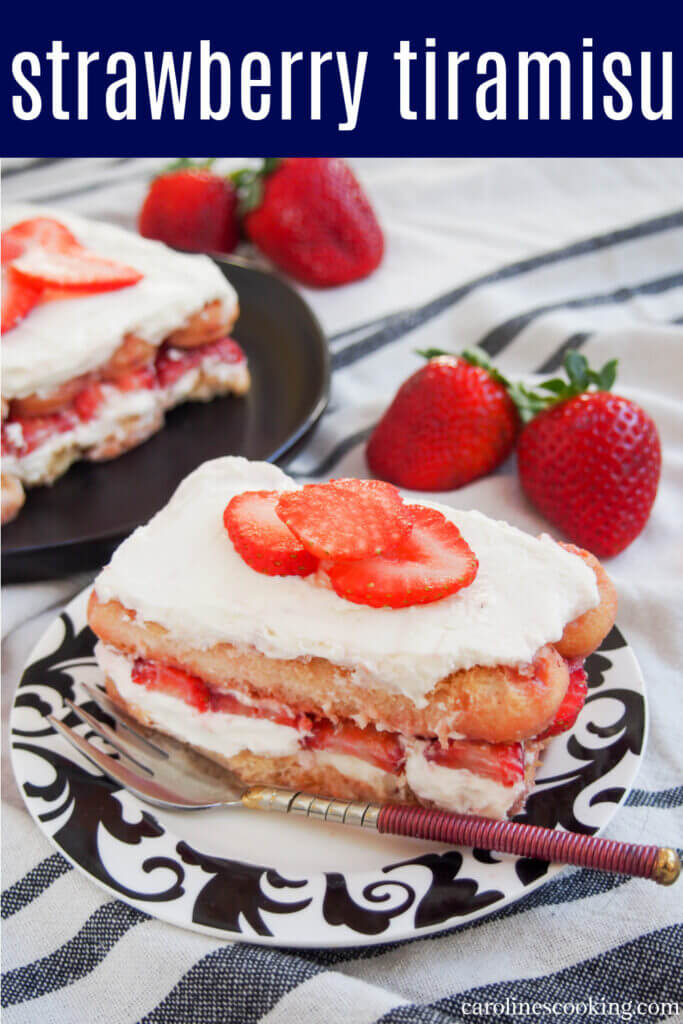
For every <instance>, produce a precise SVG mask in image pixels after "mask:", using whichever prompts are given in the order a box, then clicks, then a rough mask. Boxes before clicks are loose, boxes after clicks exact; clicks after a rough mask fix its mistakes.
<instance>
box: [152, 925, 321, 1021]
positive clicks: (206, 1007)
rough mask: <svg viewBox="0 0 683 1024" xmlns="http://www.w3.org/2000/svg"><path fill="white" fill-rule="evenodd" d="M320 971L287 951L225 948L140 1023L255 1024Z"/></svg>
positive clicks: (183, 980) (241, 946)
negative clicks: (293, 990)
mask: <svg viewBox="0 0 683 1024" xmlns="http://www.w3.org/2000/svg"><path fill="white" fill-rule="evenodd" d="M320 971H321V968H319V967H317V966H316V965H315V964H312V963H307V962H304V961H302V960H300V959H299V958H298V957H296V956H290V955H289V954H288V953H286V952H283V951H282V950H275V949H265V948H263V947H260V946H250V945H246V944H241V943H236V944H235V945H231V946H221V947H220V949H216V950H214V952H212V953H209V954H207V956H205V957H202V959H201V960H199V961H198V962H197V963H196V964H195V965H194V966H193V967H192V968H190V970H189V971H188V972H187V974H186V975H185V976H184V977H183V978H181V980H180V981H179V982H178V984H177V985H176V986H175V987H174V988H173V989H172V990H171V991H170V992H169V994H168V995H167V996H166V997H165V999H163V1000H162V1001H161V1002H160V1003H159V1004H158V1005H157V1006H155V1008H154V1009H153V1010H152V1011H151V1013H148V1014H147V1015H146V1016H145V1017H143V1018H142V1019H141V1020H140V1021H139V1022H138V1024H169V1022H170V1021H182V1022H183V1024H255V1022H256V1021H258V1020H260V1019H261V1018H262V1017H263V1016H264V1015H265V1014H266V1013H268V1012H269V1010H271V1009H272V1008H273V1007H274V1006H275V1005H276V1004H277V1003H278V1002H279V1001H280V999H282V997H283V996H285V995H287V993H288V992H291V990H292V989H295V988H297V987H298V986H299V985H301V984H302V982H304V981H307V980H308V979H309V978H312V977H314V976H315V975H316V974H319V973H320Z"/></svg>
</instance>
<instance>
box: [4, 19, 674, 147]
mask: <svg viewBox="0 0 683 1024" xmlns="http://www.w3.org/2000/svg"><path fill="white" fill-rule="evenodd" d="M13 6H14V10H13V14H12V19H13V24H12V25H11V27H10V26H8V25H7V24H6V25H5V31H4V33H3V38H2V41H1V42H0V66H1V75H2V88H1V91H0V96H1V97H2V99H1V102H2V107H3V109H2V150H3V153H4V154H5V155H8V156H9V155H12V156H64V155H91V156H105V155H111V154H121V155H123V154H125V155H137V156H155V155H167V154H169V153H177V152H186V153H189V152H192V153H219V154H220V155H225V156H230V155H243V154H245V153H251V154H266V153H269V154H270V153H273V154H275V153H276V154H278V155H315V154H324V153H338V152H339V153H344V154H348V155H350V156H352V155H378V156H410V155H415V156H417V155H444V156H447V155H556V156H581V155H610V156H616V155H627V154H643V155H644V154H647V155H662V156H663V155H678V154H681V152H683V131H681V112H680V107H681V103H682V102H683V89H682V87H681V85H682V77H681V69H680V66H679V65H680V60H679V58H680V39H681V33H680V26H679V20H680V17H679V15H676V14H675V13H674V11H675V6H676V5H674V4H670V3H653V4H650V5H648V6H646V5H642V6H640V7H639V9H637V10H635V9H629V8H627V7H626V5H624V4H623V3H622V4H618V5H617V4H610V3H605V2H602V3H593V4H586V3H584V4H579V3H573V4H571V5H568V8H567V10H566V11H564V10H562V9H560V8H559V7H558V6H557V5H551V4H548V3H544V4H532V3H528V2H527V3H521V4H513V3H507V4H481V3H479V4H476V5H471V6H470V7H469V8H467V9H466V8H465V7H464V5H455V4H454V5H445V4H443V3H440V4H438V5H435V4H429V3H423V4H418V5H414V6H413V7H412V8H411V10H410V12H404V11H401V10H398V9H392V6H391V5H389V4H386V3H376V2H375V3H372V2H371V0H369V2H366V3H365V4H360V3H358V2H354V3H351V2H346V3H343V4H341V3H337V4H321V3H320V2H318V3H317V4H315V5H313V4H309V5H306V4H304V3H298V4H296V5H295V6H292V5H290V4H289V3H288V4H286V5H284V4H281V5H278V6H274V5H263V4H256V3H252V4H250V5H249V4H244V3H242V4H241V5H239V6H237V5H235V4H234V3H233V4H213V5H212V7H211V9H210V10H208V9H207V8H206V6H205V5H195V6H194V7H193V6H192V5H191V4H185V5H183V10H182V13H181V12H180V11H179V10H178V11H177V13H172V11H171V8H170V5H169V7H168V8H166V6H164V5H157V4H155V5H154V7H152V5H150V4H142V3H138V4H137V5H132V4H124V3H117V4H115V5H113V6H111V7H110V8H106V9H105V8H104V7H102V8H99V9H98V8H96V7H95V6H94V5H93V4H92V0H91V2H90V3H89V4H88V5H87V7H86V6H85V5H83V7H82V9H80V10H79V5H76V4H73V3H72V4H71V5H70V6H68V7H67V6H66V5H58V4H56V5H52V7H51V9H46V10H42V11H37V10H36V8H35V7H34V6H32V5H26V10H25V12H22V10H17V8H18V5H16V4H15V5H13ZM447 6H448V8H449V9H447ZM677 49H678V51H679V52H676V51H677Z"/></svg>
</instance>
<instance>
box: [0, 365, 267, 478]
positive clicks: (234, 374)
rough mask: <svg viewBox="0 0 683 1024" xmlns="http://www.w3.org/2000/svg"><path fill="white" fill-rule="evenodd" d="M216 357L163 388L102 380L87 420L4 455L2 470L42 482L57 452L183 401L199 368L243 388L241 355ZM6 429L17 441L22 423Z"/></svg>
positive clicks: (119, 433) (122, 433) (124, 431)
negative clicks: (125, 386)
mask: <svg viewBox="0 0 683 1024" xmlns="http://www.w3.org/2000/svg"><path fill="white" fill-rule="evenodd" d="M216 359H217V357H216V356H214V355H210V356H207V357H206V358H205V359H204V360H202V363H201V364H200V365H199V366H196V367H193V368H192V369H190V370H188V371H187V372H186V373H184V374H183V375H182V376H181V377H179V378H178V380H176V381H174V382H173V384H171V385H170V386H169V387H167V388H154V389H152V388H138V389H136V390H133V391H120V390H119V389H118V388H115V387H113V386H111V385H107V384H104V385H103V390H104V394H105V400H104V401H103V402H102V405H101V406H100V407H99V408H98V410H97V413H96V415H95V416H93V418H92V419H91V420H85V421H83V422H78V423H77V424H76V425H75V426H74V427H73V429H72V430H65V431H63V432H62V433H60V434H54V435H53V436H52V437H50V438H48V439H47V440H46V441H45V442H43V444H41V445H39V446H38V447H37V448H34V449H33V451H31V452H29V453H28V454H27V455H12V454H7V455H3V457H2V466H3V470H4V471H5V472H6V473H11V474H13V475H14V476H17V477H19V479H20V480H21V481H22V483H24V484H28V485H35V484H40V483H43V482H44V481H45V479H46V475H47V474H48V472H49V469H50V466H51V464H52V462H53V460H54V459H55V458H58V457H59V455H60V454H61V453H64V452H67V451H69V450H70V449H75V448H76V449H80V450H82V451H85V450H87V449H88V448H91V447H94V446H96V445H98V444H101V443H102V441H104V440H106V439H108V438H118V439H120V440H121V441H125V439H126V437H127V435H128V431H129V430H130V427H129V425H128V422H127V421H128V420H129V418H130V417H133V416H135V417H140V418H141V422H140V425H139V427H140V429H142V428H143V426H144V425H145V424H146V423H147V422H152V421H154V419H155V418H156V417H158V415H159V413H160V411H163V410H165V409H170V408H172V407H173V406H175V405H178V404H179V403H180V402H182V401H184V400H185V399H186V398H187V397H188V396H189V395H190V394H191V392H192V390H193V389H194V387H195V386H196V384H197V380H198V378H199V374H200V373H201V372H210V374H211V377H212V379H213V380H214V381H218V382H219V383H220V384H221V385H225V386H227V385H229V386H231V387H233V388H235V389H236V390H238V391H240V392H241V391H243V390H244V388H245V385H246V380H245V378H246V377H247V374H248V370H247V363H246V360H243V361H242V362H240V363H230V364H217V362H216ZM5 430H6V432H7V434H8V437H9V439H10V441H12V442H13V443H14V444H21V440H22V429H21V423H19V422H13V423H9V424H7V426H6V427H5Z"/></svg>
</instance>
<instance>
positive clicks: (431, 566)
mask: <svg viewBox="0 0 683 1024" xmlns="http://www.w3.org/2000/svg"><path fill="white" fill-rule="evenodd" d="M406 511H407V514H408V517H409V520H410V522H411V523H412V530H411V532H410V533H409V534H408V536H407V537H405V538H404V539H403V540H402V541H401V542H400V543H399V544H398V546H397V547H395V548H394V549H393V550H392V551H390V552H387V553H385V554H383V555H377V556H376V557H375V558H364V559H361V560H359V561H345V562H325V563H324V565H323V568H324V569H325V571H326V572H327V574H328V576H329V578H330V582H331V583H332V586H333V587H334V590H335V591H336V592H337V594H339V596H340V597H343V598H344V599H345V600H347V601H354V602H355V603H356V604H366V605H370V606H371V607H372V608H383V607H385V606H388V607H390V608H404V607H406V606H408V605H413V604H428V603H430V602H432V601H439V600H441V598H443V597H448V595H449V594H454V593H455V592H456V591H458V590H461V589H462V588H463V587H468V586H469V585H470V583H472V581H473V580H474V578H475V576H476V575H477V570H478V568H479V563H478V562H477V559H476V557H475V555H474V553H473V552H472V550H471V549H470V548H469V547H468V545H467V543H466V542H465V540H464V539H463V537H462V535H461V534H460V531H459V530H458V528H457V526H455V524H454V523H452V522H451V521H450V520H449V519H446V517H445V516H444V515H442V514H441V512H437V511H436V509H431V508H424V507H423V506H421V505H408V506H406Z"/></svg>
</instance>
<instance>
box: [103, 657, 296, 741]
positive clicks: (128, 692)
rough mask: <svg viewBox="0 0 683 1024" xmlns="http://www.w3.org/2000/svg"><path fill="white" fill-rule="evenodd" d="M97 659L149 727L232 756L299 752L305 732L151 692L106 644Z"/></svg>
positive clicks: (264, 719) (124, 661)
mask: <svg viewBox="0 0 683 1024" xmlns="http://www.w3.org/2000/svg"><path fill="white" fill-rule="evenodd" d="M95 657H96V658H97V661H98V663H99V665H100V667H101V669H102V671H103V672H104V673H105V675H107V676H109V677H110V679H111V680H112V681H113V682H114V684H115V685H116V688H117V690H118V691H119V693H120V694H121V696H122V697H123V699H124V700H126V701H130V703H131V704H135V706H136V707H138V708H140V710H141V711H143V712H144V713H145V715H147V716H149V719H150V723H151V724H152V725H155V726H157V727H158V728H159V729H161V730H162V731H163V732H167V733H169V734H170V735H172V736H175V737H176V739H179V740H182V741H183V742H184V743H189V744H191V745H192V746H193V747H201V748H203V749H204V750H211V751H212V752H214V753H216V754H221V755H222V756H223V757H234V756H235V755H236V754H239V753H240V751H242V750H249V751H251V753H252V754H260V755H262V756H267V757H287V756H289V755H291V754H297V753H298V752H299V744H300V741H301V733H300V732H299V731H298V729H293V728H292V727H291V726H289V725H279V724H278V723H277V722H270V721H269V720H268V719H267V718H249V717H248V716H246V715H228V714H226V713H225V712H224V711H197V709H196V708H193V707H190V705H189V704H186V703H185V701H183V700H179V699H178V698H177V697H171V696H170V695H168V694H165V693H158V692H156V691H150V690H148V689H146V687H144V686H141V685H139V684H138V683H134V682H133V680H132V672H131V669H132V664H131V662H130V660H129V659H128V658H126V657H124V656H123V655H122V654H118V653H117V652H116V651H112V650H111V648H109V647H105V646H104V644H102V643H98V644H97V646H96V647H95Z"/></svg>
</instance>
